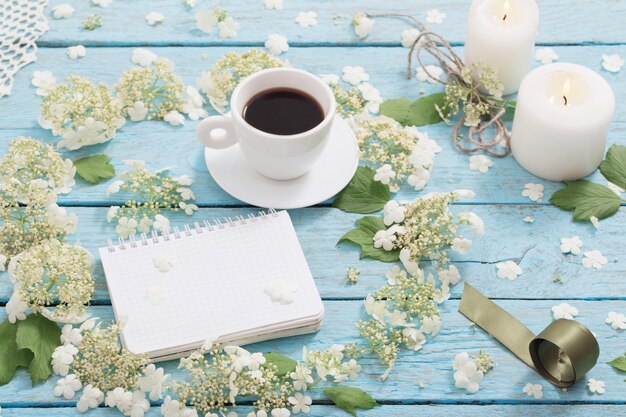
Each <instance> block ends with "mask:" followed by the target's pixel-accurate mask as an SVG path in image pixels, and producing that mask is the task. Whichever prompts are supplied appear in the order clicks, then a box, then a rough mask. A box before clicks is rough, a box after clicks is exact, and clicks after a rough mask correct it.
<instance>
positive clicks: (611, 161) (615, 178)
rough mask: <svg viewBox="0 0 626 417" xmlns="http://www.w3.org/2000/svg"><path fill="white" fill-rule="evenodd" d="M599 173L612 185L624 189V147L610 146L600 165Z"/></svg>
mask: <svg viewBox="0 0 626 417" xmlns="http://www.w3.org/2000/svg"><path fill="white" fill-rule="evenodd" d="M600 171H601V172H602V175H604V177H605V178H606V179H607V180H609V181H610V182H612V183H613V184H615V185H618V186H620V187H622V188H626V146H622V145H613V146H611V148H610V149H609V151H608V152H607V153H606V159H605V160H604V161H602V163H601V164H600Z"/></svg>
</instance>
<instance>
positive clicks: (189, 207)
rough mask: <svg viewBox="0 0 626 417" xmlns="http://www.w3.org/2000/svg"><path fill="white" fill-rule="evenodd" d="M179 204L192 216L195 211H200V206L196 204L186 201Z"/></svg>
mask: <svg viewBox="0 0 626 417" xmlns="http://www.w3.org/2000/svg"><path fill="white" fill-rule="evenodd" d="M178 206H179V207H180V208H181V209H182V210H183V211H184V212H185V214H186V215H187V216H192V215H193V213H194V212H196V211H198V206H197V205H195V204H188V203H185V202H184V201H181V202H180V203H178Z"/></svg>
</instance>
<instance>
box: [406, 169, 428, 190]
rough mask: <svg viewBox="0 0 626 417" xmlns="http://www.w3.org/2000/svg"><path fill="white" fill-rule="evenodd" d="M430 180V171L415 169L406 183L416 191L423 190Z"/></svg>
mask: <svg viewBox="0 0 626 417" xmlns="http://www.w3.org/2000/svg"><path fill="white" fill-rule="evenodd" d="M429 180H430V171H429V170H428V169H426V168H416V169H415V172H414V173H413V174H411V175H409V177H408V178H407V180H406V182H407V183H408V184H409V185H410V186H411V187H413V188H415V190H416V191H420V190H423V189H424V187H426V184H428V181H429Z"/></svg>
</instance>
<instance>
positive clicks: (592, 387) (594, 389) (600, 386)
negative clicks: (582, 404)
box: [587, 378, 606, 395]
mask: <svg viewBox="0 0 626 417" xmlns="http://www.w3.org/2000/svg"><path fill="white" fill-rule="evenodd" d="M587 388H588V389H589V392H591V393H593V394H598V395H602V394H604V393H605V391H606V390H605V387H604V381H600V380H598V379H593V378H591V379H589V381H587Z"/></svg>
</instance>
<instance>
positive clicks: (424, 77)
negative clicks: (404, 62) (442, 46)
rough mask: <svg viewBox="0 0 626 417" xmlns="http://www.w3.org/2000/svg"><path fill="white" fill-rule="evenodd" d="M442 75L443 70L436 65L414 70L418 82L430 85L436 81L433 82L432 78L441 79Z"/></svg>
mask: <svg viewBox="0 0 626 417" xmlns="http://www.w3.org/2000/svg"><path fill="white" fill-rule="evenodd" d="M442 75H443V68H441V67H440V66H437V65H426V68H423V67H421V66H419V67H417V69H416V70H415V78H416V79H417V80H418V81H420V82H428V83H430V84H435V83H436V82H437V81H435V80H433V78H431V77H434V78H436V79H437V80H440V79H441V76H442Z"/></svg>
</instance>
